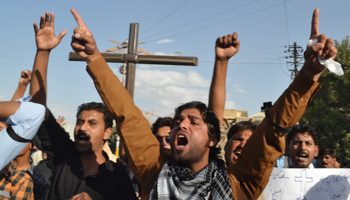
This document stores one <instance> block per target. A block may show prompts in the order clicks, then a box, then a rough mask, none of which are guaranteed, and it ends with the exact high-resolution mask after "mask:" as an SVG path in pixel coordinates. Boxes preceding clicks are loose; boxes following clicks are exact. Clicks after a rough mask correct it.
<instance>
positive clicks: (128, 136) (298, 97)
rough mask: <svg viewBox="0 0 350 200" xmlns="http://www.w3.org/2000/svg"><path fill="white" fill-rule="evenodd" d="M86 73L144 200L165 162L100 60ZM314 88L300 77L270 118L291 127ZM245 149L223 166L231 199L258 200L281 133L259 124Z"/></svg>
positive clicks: (282, 144) (278, 148) (280, 144)
mask: <svg viewBox="0 0 350 200" xmlns="http://www.w3.org/2000/svg"><path fill="white" fill-rule="evenodd" d="M87 71H88V73H89V74H90V76H91V77H92V79H93V81H94V83H95V86H96V88H97V91H98V92H99V94H100V96H101V98H102V100H103V101H104V103H105V104H106V106H107V108H108V109H109V111H110V112H111V114H112V116H113V118H114V119H115V120H116V122H117V131H118V133H120V134H121V137H122V139H123V140H124V142H125V143H124V145H125V151H126V154H127V156H128V161H129V164H130V166H131V169H132V171H133V173H134V174H135V176H136V178H137V179H138V181H139V182H140V184H141V188H142V189H141V191H142V194H141V197H142V199H148V198H149V194H150V191H151V189H152V186H153V184H154V182H155V181H156V179H157V177H158V174H159V172H160V170H161V168H162V166H163V165H164V163H165V162H166V161H168V160H169V159H170V157H169V156H167V155H165V154H163V153H160V151H159V142H158V141H157V139H156V138H155V137H154V135H153V134H152V131H151V128H150V124H149V123H148V121H147V119H146V118H144V117H143V115H142V112H141V111H140V109H139V108H137V107H136V106H135V104H134V102H133V100H132V98H131V96H130V95H129V93H128V92H127V91H126V89H125V88H124V86H123V85H122V84H121V83H120V81H119V79H118V78H117V76H115V75H114V74H113V72H112V70H111V69H110V68H109V67H108V65H107V63H106V62H105V60H104V59H103V57H100V58H98V59H97V60H95V61H94V62H92V63H90V64H89V65H88V66H87ZM319 88H320V86H319V83H316V82H314V81H313V80H311V79H309V78H308V77H307V76H305V75H304V74H303V72H300V73H299V74H298V76H297V77H296V78H295V80H294V82H293V83H292V84H291V85H290V86H289V87H288V88H287V89H286V91H285V92H284V93H283V94H282V95H281V97H280V98H279V99H278V100H277V101H276V103H275V104H274V106H273V107H272V108H271V109H270V111H269V116H270V119H271V120H273V121H274V122H275V123H276V124H279V125H280V126H282V127H291V126H293V125H294V124H295V123H296V122H297V121H298V120H299V119H300V117H301V116H302V115H303V113H304V112H305V109H306V107H307V105H308V104H309V102H310V100H311V99H312V97H313V96H314V95H315V93H316V91H318V89H319ZM245 146H246V147H245V150H244V151H243V152H242V155H241V156H240V158H239V160H238V161H237V163H236V164H235V165H231V166H228V168H227V174H228V177H229V180H230V183H231V187H232V195H233V198H234V199H240V200H241V199H257V198H258V197H259V196H260V194H261V193H262V191H263V189H264V188H265V186H266V184H267V182H268V181H269V177H270V174H271V171H272V169H273V167H274V165H275V160H276V159H277V158H278V157H279V156H280V155H282V152H283V150H284V148H285V141H284V137H283V134H282V133H281V132H279V131H278V130H276V129H275V128H274V127H273V126H272V125H271V124H270V123H269V122H268V121H267V120H266V119H264V120H263V121H262V122H261V124H260V125H259V126H258V127H257V129H256V130H255V132H254V133H253V135H252V136H251V137H250V139H249V140H248V142H247V144H246V145H245Z"/></svg>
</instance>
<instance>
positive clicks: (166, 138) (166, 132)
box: [156, 126, 171, 155]
mask: <svg viewBox="0 0 350 200" xmlns="http://www.w3.org/2000/svg"><path fill="white" fill-rule="evenodd" d="M170 131H171V129H170V127H169V126H163V127H161V128H159V129H158V131H157V133H156V137H157V139H158V141H159V143H160V151H161V152H164V153H166V154H169V155H170V154H171V147H170Z"/></svg>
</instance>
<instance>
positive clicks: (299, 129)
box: [286, 124, 318, 145]
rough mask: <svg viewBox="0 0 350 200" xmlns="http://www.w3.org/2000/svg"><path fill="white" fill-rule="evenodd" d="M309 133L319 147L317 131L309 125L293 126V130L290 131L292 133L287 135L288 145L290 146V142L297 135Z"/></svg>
mask: <svg viewBox="0 0 350 200" xmlns="http://www.w3.org/2000/svg"><path fill="white" fill-rule="evenodd" d="M305 132H306V133H308V134H309V135H311V137H312V139H313V140H314V142H315V145H317V142H318V141H317V136H316V132H315V130H314V129H313V128H312V127H311V126H309V125H307V124H300V125H295V126H293V128H292V130H291V131H290V133H288V135H287V139H286V140H287V145H289V143H290V141H292V139H293V137H294V136H295V135H296V134H297V133H305Z"/></svg>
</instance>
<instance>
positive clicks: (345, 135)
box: [300, 36, 350, 163]
mask: <svg viewBox="0 0 350 200" xmlns="http://www.w3.org/2000/svg"><path fill="white" fill-rule="evenodd" d="M335 46H336V47H337V49H338V54H337V57H336V58H335V61H337V62H339V63H341V65H342V67H343V70H344V75H343V76H340V77H339V76H337V75H335V74H333V73H331V72H329V71H328V70H327V71H325V72H324V73H323V74H322V76H321V77H320V79H319V82H320V83H321V84H322V89H321V90H320V91H319V92H318V94H317V95H316V96H315V97H314V100H313V101H312V102H311V104H310V106H309V108H308V109H307V110H306V113H305V114H304V116H303V117H302V118H301V119H300V123H306V124H309V125H310V126H312V127H313V128H314V129H315V131H316V133H317V135H318V138H319V144H318V145H319V147H320V149H323V148H332V149H334V150H335V152H336V155H337V157H338V158H340V160H341V161H342V162H347V163H350V123H349V122H350V121H349V120H350V41H349V36H346V38H345V39H343V40H342V41H341V43H340V42H338V41H335Z"/></svg>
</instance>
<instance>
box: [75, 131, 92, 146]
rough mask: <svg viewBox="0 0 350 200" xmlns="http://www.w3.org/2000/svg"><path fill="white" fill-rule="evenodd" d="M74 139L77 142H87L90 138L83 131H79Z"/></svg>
mask: <svg viewBox="0 0 350 200" xmlns="http://www.w3.org/2000/svg"><path fill="white" fill-rule="evenodd" d="M76 140H77V142H78V143H79V144H87V143H88V142H89V140H90V136H89V135H87V134H85V133H82V132H80V133H78V135H77V136H76Z"/></svg>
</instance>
